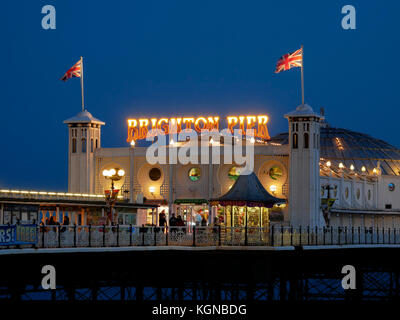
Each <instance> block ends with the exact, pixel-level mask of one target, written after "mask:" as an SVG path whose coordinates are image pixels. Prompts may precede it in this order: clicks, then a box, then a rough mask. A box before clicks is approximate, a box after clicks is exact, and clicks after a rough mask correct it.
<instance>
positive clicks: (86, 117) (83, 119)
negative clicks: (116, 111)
mask: <svg viewBox="0 0 400 320" xmlns="http://www.w3.org/2000/svg"><path fill="white" fill-rule="evenodd" d="M64 123H95V124H101V125H104V124H105V123H104V122H103V121H101V120H99V119H96V118H95V117H93V116H92V114H91V113H90V112H89V111H87V110H86V109H85V110H83V111H81V112H79V113H78V114H77V115H76V116H75V117H72V118H69V119H67V120H65V121H64Z"/></svg>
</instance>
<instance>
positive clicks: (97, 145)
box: [96, 139, 99, 149]
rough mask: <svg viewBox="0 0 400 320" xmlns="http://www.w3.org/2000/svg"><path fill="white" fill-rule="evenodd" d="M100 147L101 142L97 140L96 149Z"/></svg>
mask: <svg viewBox="0 0 400 320" xmlns="http://www.w3.org/2000/svg"><path fill="white" fill-rule="evenodd" d="M98 147H99V140H97V139H96V149H97V148H98Z"/></svg>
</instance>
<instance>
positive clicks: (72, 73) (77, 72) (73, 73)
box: [60, 60, 82, 81]
mask: <svg viewBox="0 0 400 320" xmlns="http://www.w3.org/2000/svg"><path fill="white" fill-rule="evenodd" d="M81 74H82V60H79V61H78V62H77V63H75V64H74V65H73V67H72V68H71V69H69V70H68V71H67V72H66V73H65V74H64V75H63V77H62V78H61V79H60V80H62V81H67V80H68V79H71V78H73V77H77V78H80V77H81Z"/></svg>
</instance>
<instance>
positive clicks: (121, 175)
mask: <svg viewBox="0 0 400 320" xmlns="http://www.w3.org/2000/svg"><path fill="white" fill-rule="evenodd" d="M118 175H119V176H120V177H123V176H124V175H125V171H124V170H122V169H119V170H118Z"/></svg>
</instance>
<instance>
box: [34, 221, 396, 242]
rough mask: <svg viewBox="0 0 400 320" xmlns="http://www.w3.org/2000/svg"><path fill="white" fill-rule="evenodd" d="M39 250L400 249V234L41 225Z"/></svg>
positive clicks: (347, 230) (342, 229)
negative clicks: (380, 246) (388, 246)
mask: <svg viewBox="0 0 400 320" xmlns="http://www.w3.org/2000/svg"><path fill="white" fill-rule="evenodd" d="M37 235H38V236H37V241H36V244H35V246H36V247H38V248H73V247H126V246H307V245H310V246H320V245H351V244H353V245H354V244H355V245H358V244H360V245H365V244H367V245H377V244H400V230H398V229H391V228H363V227H315V228H310V227H296V228H294V227H283V226H282V227H276V226H271V227H269V228H257V227H248V228H245V227H224V226H207V227H193V226H192V227H190V228H189V227H137V226H126V225H124V226H122V225H117V226H39V227H38V230H37Z"/></svg>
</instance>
